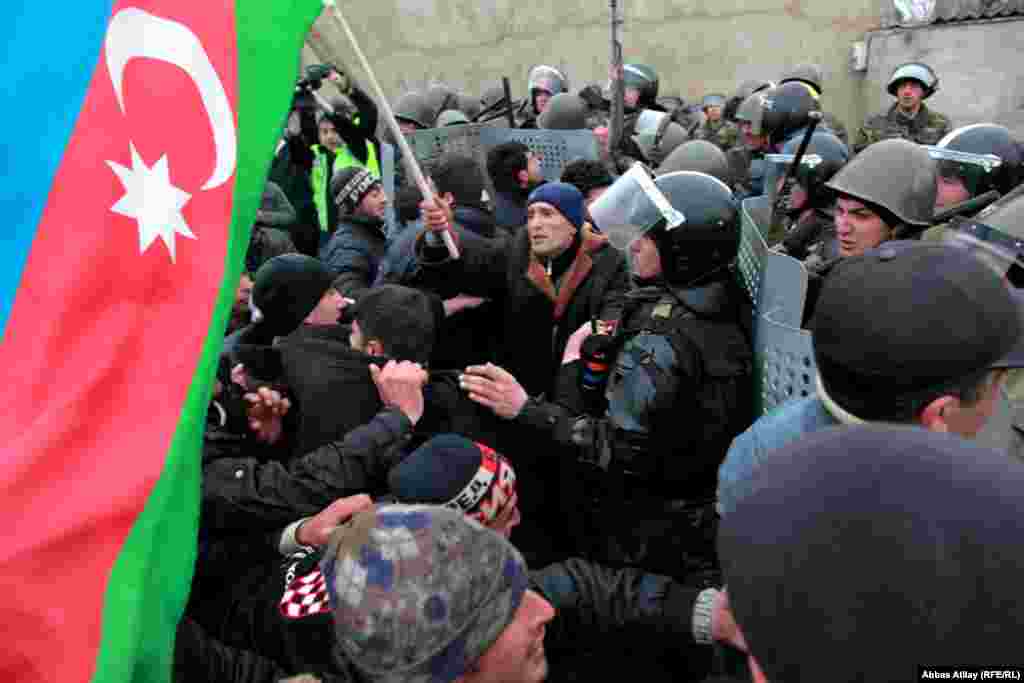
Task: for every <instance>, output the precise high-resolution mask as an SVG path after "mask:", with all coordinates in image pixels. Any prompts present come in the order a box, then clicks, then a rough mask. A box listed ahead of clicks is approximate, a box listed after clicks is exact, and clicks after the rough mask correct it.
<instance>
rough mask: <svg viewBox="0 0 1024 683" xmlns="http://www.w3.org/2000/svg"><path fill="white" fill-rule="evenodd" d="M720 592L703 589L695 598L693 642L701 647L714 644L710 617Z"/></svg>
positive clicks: (713, 589)
mask: <svg viewBox="0 0 1024 683" xmlns="http://www.w3.org/2000/svg"><path fill="white" fill-rule="evenodd" d="M719 593H720V591H719V590H718V589H717V588H705V589H704V590H702V591H701V592H700V594H699V595H698V596H697V602H695V603H694V604H693V640H694V642H697V643H700V644H702V645H710V644H711V643H713V642H714V640H715V639H714V636H713V635H712V631H711V615H712V613H713V612H714V609H715V601H716V600H717V599H718V594H719Z"/></svg>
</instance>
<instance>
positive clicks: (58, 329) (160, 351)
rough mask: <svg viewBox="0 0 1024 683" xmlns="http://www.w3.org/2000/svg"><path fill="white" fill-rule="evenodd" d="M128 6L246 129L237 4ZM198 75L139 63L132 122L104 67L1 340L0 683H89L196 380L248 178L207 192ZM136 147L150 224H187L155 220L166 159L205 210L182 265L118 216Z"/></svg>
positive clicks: (191, 215) (132, 67)
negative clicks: (162, 24)
mask: <svg viewBox="0 0 1024 683" xmlns="http://www.w3.org/2000/svg"><path fill="white" fill-rule="evenodd" d="M128 7H136V8H139V9H141V10H144V11H145V12H147V13H149V14H150V15H151V16H154V17H157V18H161V19H163V20H165V21H168V22H174V23H176V24H178V25H180V26H183V27H185V28H187V30H188V31H190V32H191V33H192V34H194V35H195V37H196V38H197V40H198V43H199V44H200V45H201V46H202V47H203V48H204V49H205V52H206V54H208V56H209V60H210V62H211V64H212V66H213V72H215V74H216V76H217V78H218V79H219V81H220V83H221V84H222V87H223V92H225V93H226V94H227V101H228V102H229V103H230V112H228V114H227V116H226V117H222V120H225V121H227V122H228V123H229V124H230V126H231V127H233V128H234V129H235V130H236V131H237V120H238V119H237V115H238V112H237V103H238V77H237V74H238V69H237V55H236V48H235V44H236V41H235V27H234V3H233V2H225V1H223V0H215V1H213V2H203V3H193V2H189V3H183V2H173V1H172V0H135V1H134V2H132V3H131V4H129V3H127V2H119V3H117V4H116V6H115V8H114V16H116V15H117V14H118V12H119V11H121V10H123V9H126V8H128ZM111 34H112V33H111ZM155 35H157V34H156V33H153V32H150V31H148V30H147V31H144V32H143V33H142V34H141V35H139V36H137V39H136V40H134V41H132V40H131V39H129V38H125V37H124V36H122V41H123V44H121V45H119V46H118V49H126V50H127V51H128V54H132V53H133V51H138V50H142V49H148V48H146V45H147V42H148V45H149V48H152V47H153V41H154V40H155V38H154V36H155ZM165 35H176V34H175V33H174V32H170V33H165ZM108 39H109V35H108ZM173 52H174V53H175V54H180V55H182V60H183V61H184V60H186V59H187V54H188V53H187V51H186V50H185V49H184V48H182V49H180V50H179V49H177V48H175V50H174V51H173ZM66 66H67V68H74V65H66ZM190 69H191V71H192V72H191V73H190ZM194 71H195V66H194V60H193V62H192V63H189V64H184V63H183V64H180V65H175V64H171V63H168V62H167V61H162V60H160V59H157V58H152V57H141V58H134V59H131V60H130V61H129V62H128V64H127V66H126V68H125V71H124V78H123V83H124V87H123V93H124V105H125V110H124V112H122V111H121V109H120V107H119V105H118V102H117V99H116V96H115V90H114V87H115V86H114V84H113V83H112V80H111V74H110V73H109V71H108V61H107V59H106V57H101V59H100V62H99V65H98V67H97V70H96V73H95V74H94V75H93V79H92V82H91V86H90V91H89V93H88V95H87V97H86V101H85V104H84V106H83V109H82V112H81V114H80V116H79V119H78V123H77V125H76V127H75V130H74V132H73V134H72V137H71V140H70V143H69V146H68V148H67V150H66V152H65V155H64V158H63V162H62V165H61V167H60V170H59V171H58V173H57V176H56V179H55V181H54V185H53V187H52V188H50V190H49V199H48V204H47V207H46V210H45V212H44V214H43V217H42V220H41V223H40V226H39V230H38V234H37V237H36V239H35V242H34V243H33V247H32V251H31V254H30V256H29V259H28V262H27V264H26V266H25V271H24V276H23V280H22V283H21V287H20V289H19V291H18V294H17V297H16V299H15V302H14V306H13V309H12V312H11V317H10V320H9V324H8V327H7V331H6V334H5V336H4V338H3V340H2V341H0V353H2V354H3V358H4V359H5V363H6V365H7V368H8V371H7V377H8V380H7V382H6V385H5V387H4V388H5V392H4V395H5V399H4V400H3V401H2V404H0V441H2V443H3V444H4V445H3V448H4V454H3V467H2V468H0V500H2V501H3V502H2V503H0V505H2V509H3V511H4V526H5V528H6V532H5V534H4V543H3V544H2V545H0V592H2V593H3V595H4V596H5V598H4V600H3V601H2V603H0V622H2V623H4V624H5V626H7V627H8V628H7V629H6V632H7V633H8V638H10V639H12V640H9V641H8V642H5V644H4V646H5V648H7V649H8V651H7V654H6V655H4V656H2V657H0V662H5V663H4V664H2V665H0V675H2V674H3V673H7V672H10V673H12V674H14V678H19V677H20V678H22V679H23V680H29V679H31V680H54V681H56V680H61V681H69V680H87V679H88V678H89V677H90V676H91V674H92V670H93V667H94V666H95V660H96V656H97V652H98V648H99V645H100V637H101V616H102V609H103V597H104V591H105V590H106V583H107V580H108V577H109V575H110V571H111V568H112V567H113V564H114V561H115V559H116V558H117V555H118V552H119V551H120V549H121V547H122V545H123V543H124V540H125V538H126V537H127V535H128V533H129V531H130V530H131V527H132V524H133V523H134V522H135V520H136V518H137V517H138V515H139V513H140V512H141V511H142V509H143V507H144V505H145V503H146V499H147V496H148V495H149V493H150V491H151V490H152V488H153V486H154V484H155V482H156V481H157V479H158V477H159V476H160V473H161V471H162V470H163V467H164V462H165V457H166V455H167V452H168V448H169V446H170V444H171V438H172V435H173V434H174V432H175V428H176V426H177V425H178V422H179V419H180V417H181V408H182V405H183V403H184V400H185V397H186V394H187V392H188V389H189V385H190V383H191V381H192V379H193V376H194V374H195V370H196V363H197V360H198V359H199V356H200V352H201V348H202V344H203V341H204V338H205V336H206V334H207V328H208V326H209V323H210V319H211V316H212V314H213V309H214V305H215V298H216V294H217V291H218V289H219V287H220V286H221V281H222V279H223V274H224V265H225V256H226V250H227V240H228V233H229V228H230V224H231V208H232V192H233V189H234V175H233V173H232V174H231V175H230V177H229V178H228V179H227V180H226V182H224V183H223V184H221V185H220V186H219V187H216V188H213V189H207V190H204V189H203V185H204V184H205V183H207V181H208V179H209V178H210V176H211V174H212V173H213V170H214V168H215V164H216V163H217V158H218V156H217V155H218V150H217V149H216V148H215V144H214V135H213V127H212V124H211V117H210V115H209V114H208V113H207V110H206V108H205V107H204V104H203V102H204V96H203V94H202V93H203V92H204V91H203V90H202V89H201V88H200V87H198V86H197V83H196V80H195V78H194V76H195V73H194ZM203 78H204V79H206V80H209V79H208V75H207V76H203ZM209 85H210V84H209V83H206V86H207V88H208V87H209ZM207 95H208V92H207ZM54 97H55V98H56V99H54V100H53V102H52V104H53V106H60V102H59V93H55V94H54ZM40 144H46V141H40ZM131 145H133V146H134V147H135V149H136V150H137V151H138V155H139V157H141V161H142V162H143V163H144V164H145V165H146V168H147V169H156V172H155V174H154V175H153V176H151V177H150V180H149V181H148V183H149V184H148V185H145V190H143V191H141V194H139V193H138V192H137V196H139V197H143V198H144V201H142V202H141V203H142V205H143V206H145V207H146V212H149V213H147V216H148V215H149V214H150V213H151V214H152V215H153V216H157V218H156V219H154V218H152V216H150V217H148V218H146V220H147V221H149V222H151V223H152V224H153V225H157V226H161V225H162V226H166V225H167V224H168V223H169V222H173V221H169V220H167V221H161V220H160V218H159V217H160V216H172V215H173V211H171V210H168V209H167V208H166V206H165V207H164V208H163V209H160V208H159V206H158V205H159V204H160V203H161V202H163V203H165V204H166V202H167V201H173V200H174V198H175V197H181V196H182V195H180V194H175V193H173V192H172V191H168V192H169V193H168V194H167V197H170V198H171V199H170V200H168V199H167V198H166V197H164V198H163V199H159V200H158V199H157V197H158V196H159V194H160V193H159V191H158V190H155V189H154V188H160V187H162V186H161V185H160V183H161V182H163V181H161V180H160V173H159V172H158V171H159V169H160V164H158V162H159V161H160V160H161V159H162V158H164V157H166V168H167V169H168V171H167V182H169V183H170V184H171V185H172V186H174V187H176V188H179V189H180V191H182V192H184V193H188V194H189V195H191V197H190V198H189V199H188V201H187V203H185V204H184V206H183V208H182V209H181V215H182V217H183V219H184V222H185V224H187V226H188V227H187V229H188V230H190V231H191V233H193V234H194V235H195V237H196V239H188V238H186V237H184V236H182V235H181V234H176V235H175V236H174V246H175V259H174V261H173V262H172V260H171V257H170V254H169V250H168V248H167V246H166V245H165V243H164V242H163V240H162V239H161V238H156V239H155V240H154V241H153V242H152V243H151V244H149V246H148V247H147V248H145V250H144V251H142V252H141V253H140V231H139V224H138V221H137V220H136V219H135V218H132V217H129V216H126V215H121V214H120V213H117V212H115V211H113V210H112V207H114V206H115V205H116V204H118V203H119V202H121V200H122V198H123V197H124V196H125V193H126V192H125V186H124V185H123V183H122V180H121V179H119V177H118V175H117V174H115V172H114V171H113V170H112V167H111V165H110V164H108V162H114V163H115V164H117V165H119V166H120V167H123V168H125V169H133V172H134V176H133V177H137V178H138V177H141V176H142V175H144V174H142V172H141V168H140V167H138V166H137V162H133V158H132V153H131V151H130V146H131ZM221 153H222V154H223V153H224V150H221ZM154 178H155V180H154ZM139 187H143V186H142V185H140V186H139ZM46 190H47V188H39V191H40V192H45V191H46ZM154 193H155V194H154ZM154 207H155V208H154ZM136 213H138V211H137V210H136ZM182 514H193V512H192V511H182ZM114 588H115V589H116V587H114ZM2 677H3V678H4V679H5V680H10V678H9V677H7V676H2Z"/></svg>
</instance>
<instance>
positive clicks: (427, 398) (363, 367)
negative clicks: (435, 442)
mask: <svg viewBox="0 0 1024 683" xmlns="http://www.w3.org/2000/svg"><path fill="white" fill-rule="evenodd" d="M348 334H349V327H348V326H346V325H334V326H327V327H316V326H310V325H303V326H302V327H300V328H299V329H298V330H296V331H295V332H293V333H292V334H290V335H288V336H287V337H285V338H283V339H281V340H280V341H279V342H278V345H277V349H278V350H279V352H280V357H281V365H282V367H283V372H282V382H283V383H284V384H285V385H286V386H287V387H288V389H289V395H290V396H291V397H292V402H293V408H292V411H291V412H292V413H295V415H296V417H295V418H294V419H296V422H297V428H296V434H295V435H294V438H293V443H294V448H293V455H295V456H300V455H304V454H306V453H308V452H310V451H312V450H314V449H317V448H320V447H321V446H323V445H325V444H329V443H331V442H334V441H338V440H341V439H343V438H345V435H346V434H348V433H349V432H350V431H351V430H353V429H355V428H356V427H359V426H360V425H364V424H366V423H367V422H369V421H370V420H371V419H373V416H374V415H376V414H377V411H378V410H380V408H381V403H380V397H379V394H378V392H377V387H376V385H374V383H373V379H372V378H371V377H370V370H369V366H370V364H371V363H376V364H377V365H378V366H380V367H383V364H384V363H385V362H387V360H388V359H387V358H375V357H373V356H368V355H366V354H365V353H362V352H360V351H356V350H354V349H352V348H351V347H350V345H349V339H348ZM423 400H424V414H423V418H422V419H421V420H420V422H419V423H418V424H417V426H416V434H417V438H416V442H418V441H420V440H422V439H423V438H426V437H427V436H429V435H431V434H434V433H442V432H454V433H457V434H463V435H466V436H467V437H470V438H474V439H477V440H481V441H484V442H485V443H488V444H493V443H494V439H493V430H492V429H491V428H490V427H489V426H488V425H489V424H491V423H493V422H494V418H493V416H489V415H487V414H485V412H484V410H483V409H482V408H480V407H478V406H477V405H476V404H475V403H472V402H470V401H469V399H468V398H466V397H465V395H464V394H463V392H462V391H461V390H460V389H459V387H458V380H457V378H456V376H455V375H454V374H453V373H449V374H444V373H436V372H435V373H432V374H431V379H430V381H429V382H428V383H427V385H426V386H425V387H424V390H423ZM290 414H291V413H290Z"/></svg>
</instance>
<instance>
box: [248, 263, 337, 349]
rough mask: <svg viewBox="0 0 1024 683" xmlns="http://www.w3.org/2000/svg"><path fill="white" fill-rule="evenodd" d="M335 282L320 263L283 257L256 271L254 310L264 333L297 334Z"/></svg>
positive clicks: (253, 290) (277, 335)
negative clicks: (295, 331)
mask: <svg viewBox="0 0 1024 683" xmlns="http://www.w3.org/2000/svg"><path fill="white" fill-rule="evenodd" d="M333 280H334V278H332V277H331V274H330V273H329V272H328V270H327V268H325V267H324V264H323V263H321V262H320V261H319V260H317V259H315V258H312V257H310V256H305V255H304V254H284V255H282V256H275V257H274V258H272V259H270V260H268V261H267V262H266V263H264V264H263V265H262V266H260V269H259V270H257V271H256V275H255V277H254V282H253V287H252V307H253V315H254V318H258V320H257V321H256V325H257V326H258V327H260V328H261V331H264V332H266V333H267V334H268V335H271V336H275V337H283V336H285V335H287V334H290V333H291V332H293V331H294V330H296V329H297V328H298V327H299V325H301V324H302V321H303V320H305V319H306V316H308V315H309V314H310V313H311V312H312V311H313V309H314V308H316V305H317V304H318V303H320V299H321V298H323V295H324V293H325V292H326V291H327V290H328V289H329V288H330V287H331V283H332V282H333Z"/></svg>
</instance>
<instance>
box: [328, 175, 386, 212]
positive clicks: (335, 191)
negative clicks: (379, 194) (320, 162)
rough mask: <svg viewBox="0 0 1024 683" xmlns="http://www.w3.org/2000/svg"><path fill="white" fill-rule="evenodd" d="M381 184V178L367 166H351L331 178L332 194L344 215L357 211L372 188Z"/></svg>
mask: <svg viewBox="0 0 1024 683" xmlns="http://www.w3.org/2000/svg"><path fill="white" fill-rule="evenodd" d="M378 185H380V178H378V177H377V176H375V175H373V174H372V173H370V172H369V171H367V170H366V169H365V168H361V167H359V166H350V167H348V168H344V169H342V170H340V171H338V172H337V173H335V174H334V177H333V178H331V195H332V196H333V197H334V203H335V204H337V205H338V209H339V210H340V211H341V213H342V215H349V214H352V213H355V210H356V207H358V206H359V203H360V202H362V201H363V197H365V196H366V195H368V194H369V193H370V190H372V189H373V188H375V187H377V186H378Z"/></svg>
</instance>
